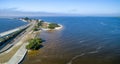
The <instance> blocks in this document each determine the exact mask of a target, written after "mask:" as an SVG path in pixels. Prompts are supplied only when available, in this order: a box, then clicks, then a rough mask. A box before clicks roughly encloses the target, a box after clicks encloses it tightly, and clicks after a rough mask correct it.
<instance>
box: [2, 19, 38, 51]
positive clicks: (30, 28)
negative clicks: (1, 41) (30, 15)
mask: <svg viewBox="0 0 120 64" xmlns="http://www.w3.org/2000/svg"><path fill="white" fill-rule="evenodd" d="M35 24H36V22H35V21H33V22H31V23H30V27H28V28H27V29H26V30H25V31H23V32H21V33H20V34H19V35H17V37H15V38H14V39H13V40H12V41H11V42H9V43H7V44H5V45H4V46H2V47H0V53H3V52H5V51H7V50H9V49H10V48H11V47H12V46H14V45H15V44H16V43H18V42H19V41H20V40H21V38H23V37H24V36H25V35H26V34H27V33H28V32H30V31H31V30H32V29H33V27H34V26H35Z"/></svg>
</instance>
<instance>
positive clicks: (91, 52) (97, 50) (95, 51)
mask: <svg viewBox="0 0 120 64" xmlns="http://www.w3.org/2000/svg"><path fill="white" fill-rule="evenodd" d="M101 48H102V47H101V46H100V47H98V48H96V50H94V51H90V52H87V53H82V54H80V55H76V56H74V57H73V58H72V59H71V60H70V61H69V62H68V63H67V64H72V61H73V60H75V59H77V58H78V57H81V56H84V55H85V54H95V53H98V52H99V50H100V49H101Z"/></svg>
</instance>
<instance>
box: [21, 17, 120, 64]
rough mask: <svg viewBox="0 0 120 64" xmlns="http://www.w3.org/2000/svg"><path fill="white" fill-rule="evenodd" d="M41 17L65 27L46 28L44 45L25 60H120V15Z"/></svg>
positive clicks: (62, 63) (100, 63)
mask: <svg viewBox="0 0 120 64" xmlns="http://www.w3.org/2000/svg"><path fill="white" fill-rule="evenodd" d="M37 18H40V19H43V20H45V21H48V22H55V23H59V24H62V25H63V26H64V27H63V29H61V30H55V31H42V32H41V33H40V36H39V37H41V38H42V39H44V40H45V42H44V43H43V47H42V48H41V49H40V50H38V51H33V52H30V53H28V54H27V55H26V57H25V59H24V61H23V64H120V18H117V17H37Z"/></svg>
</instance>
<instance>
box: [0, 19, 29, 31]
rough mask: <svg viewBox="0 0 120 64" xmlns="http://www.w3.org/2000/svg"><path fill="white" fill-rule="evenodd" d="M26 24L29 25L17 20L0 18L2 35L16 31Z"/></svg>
mask: <svg viewBox="0 0 120 64" xmlns="http://www.w3.org/2000/svg"><path fill="white" fill-rule="evenodd" d="M25 24H27V22H23V21H20V20H15V19H8V18H0V33H2V32H5V31H8V30H11V29H15V28H17V27H20V26H22V25H25Z"/></svg>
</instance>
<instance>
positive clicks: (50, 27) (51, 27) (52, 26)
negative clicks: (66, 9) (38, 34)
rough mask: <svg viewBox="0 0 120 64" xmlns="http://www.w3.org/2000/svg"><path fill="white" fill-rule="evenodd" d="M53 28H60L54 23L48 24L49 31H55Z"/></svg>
mask: <svg viewBox="0 0 120 64" xmlns="http://www.w3.org/2000/svg"><path fill="white" fill-rule="evenodd" d="M55 27H60V26H59V25H58V24H56V23H50V24H49V26H48V28H49V29H55Z"/></svg>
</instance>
